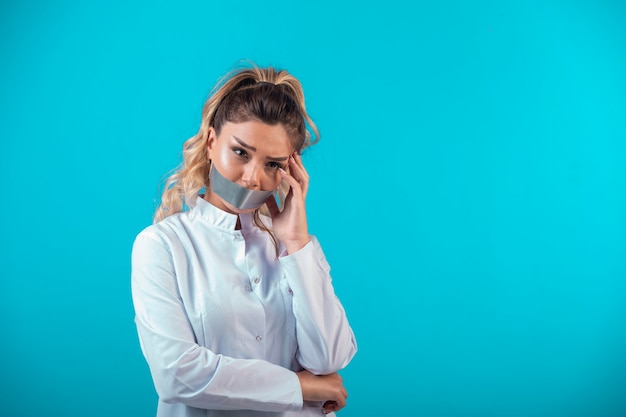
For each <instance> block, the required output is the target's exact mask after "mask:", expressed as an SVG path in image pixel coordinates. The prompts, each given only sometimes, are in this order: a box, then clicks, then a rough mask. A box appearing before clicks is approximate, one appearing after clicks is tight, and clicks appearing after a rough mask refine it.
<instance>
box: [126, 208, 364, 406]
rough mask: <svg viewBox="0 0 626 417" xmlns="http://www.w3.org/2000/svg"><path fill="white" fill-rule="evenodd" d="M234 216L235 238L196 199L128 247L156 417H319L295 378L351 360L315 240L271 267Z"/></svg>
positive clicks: (265, 238)
mask: <svg viewBox="0 0 626 417" xmlns="http://www.w3.org/2000/svg"><path fill="white" fill-rule="evenodd" d="M240 218H241V230H235V225H236V222H237V216H236V215H233V214H230V213H226V212H224V211H222V210H219V209H218V208H216V207H214V206H213V205H211V204H209V203H208V202H206V201H205V200H203V199H202V198H200V197H199V198H198V200H197V203H196V206H195V207H193V208H192V209H191V210H189V211H187V212H183V213H178V214H175V215H172V216H170V217H167V218H166V219H164V220H163V221H161V222H159V223H156V224H153V225H151V226H149V227H148V228H146V229H145V230H143V231H142V232H141V233H140V234H139V235H138V236H137V238H136V240H135V243H134V246H133V253H132V296H133V303H134V306H135V322H136V325H137V330H138V334H139V340H140V344H141V349H142V351H143V354H144V356H145V357H146V360H147V362H148V365H149V367H150V372H151V374H152V378H153V380H154V385H155V388H156V390H157V393H158V395H159V404H158V412H157V416H159V417H165V416H168V417H191V416H207V417H208V416H210V417H215V416H238V417H248V416H250V417H252V416H272V417H279V416H280V417H288V416H323V415H324V414H323V412H322V410H321V404H320V403H310V402H307V401H303V400H302V393H301V390H300V384H299V381H298V377H297V376H296V374H295V373H294V371H299V370H302V369H303V368H304V369H307V370H309V371H311V372H313V373H315V374H328V373H332V372H336V371H338V370H340V369H342V368H343V367H345V366H346V365H347V364H348V362H349V361H350V360H351V359H352V357H353V356H354V354H355V353H356V349H357V348H356V341H355V338H354V334H353V332H352V329H351V328H350V326H349V324H348V321H347V319H346V315H345V312H344V309H343V307H342V306H341V304H340V303H339V300H338V299H337V297H336V296H335V293H334V290H333V287H332V284H331V278H330V275H329V270H330V268H329V265H328V263H327V262H326V259H325V257H324V254H323V252H322V249H321V248H320V246H319V244H318V242H317V240H316V239H315V238H314V237H312V238H311V239H312V240H311V242H310V243H308V244H307V245H306V246H305V247H304V248H302V249H301V250H299V251H298V252H296V253H293V254H290V255H287V254H286V253H285V252H283V253H282V254H281V256H279V258H278V259H277V258H276V250H275V248H274V245H273V243H272V240H271V239H270V236H269V234H268V233H267V232H264V231H262V230H260V229H259V228H258V227H256V226H255V225H254V223H253V220H252V215H250V214H246V215H241V216H240ZM263 220H264V221H266V222H268V223H269V220H268V219H265V218H264V219H263Z"/></svg>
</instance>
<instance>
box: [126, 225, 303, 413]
mask: <svg viewBox="0 0 626 417" xmlns="http://www.w3.org/2000/svg"><path fill="white" fill-rule="evenodd" d="M132 297H133V304H134V307H135V323H136V325H137V331H138V334H139V340H140V344H141V349H142V351H143V354H144V356H145V357H146V360H147V362H148V365H149V367H150V372H151V374H152V378H153V380H154V385H155V388H156V390H157V393H158V394H159V397H160V398H161V400H162V401H165V402H178V403H184V404H186V405H189V406H192V407H197V408H204V409H216V410H237V409H240V410H241V409H248V410H259V411H286V410H299V409H301V408H302V405H303V396H302V395H303V390H302V388H301V384H300V380H301V378H299V377H298V375H296V374H295V373H294V372H292V371H290V370H289V369H286V368H283V367H280V366H277V365H274V364H272V363H269V362H267V361H263V360H256V359H236V358H231V357H227V356H223V355H219V354H216V353H214V352H212V351H211V350H209V349H207V348H205V347H203V346H200V345H198V344H197V343H196V338H195V335H194V332H193V329H192V327H191V324H190V322H189V320H188V318H187V314H186V309H185V305H184V304H183V302H182V299H181V297H180V295H179V292H178V284H177V279H176V274H175V271H174V267H173V262H172V257H171V254H170V252H169V250H168V249H167V245H165V244H164V242H161V241H159V240H158V239H156V238H154V236H153V235H151V236H147V235H146V234H140V235H139V236H138V237H137V239H136V240H135V243H134V245H133V252H132Z"/></svg>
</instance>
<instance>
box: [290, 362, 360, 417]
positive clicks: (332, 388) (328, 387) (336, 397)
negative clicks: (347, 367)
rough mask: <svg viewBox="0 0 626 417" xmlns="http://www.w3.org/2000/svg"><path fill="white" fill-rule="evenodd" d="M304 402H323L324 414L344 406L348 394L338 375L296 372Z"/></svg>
mask: <svg viewBox="0 0 626 417" xmlns="http://www.w3.org/2000/svg"><path fill="white" fill-rule="evenodd" d="M296 375H298V379H299V380H300V388H301V389H302V399H304V400H305V401H321V402H323V404H324V405H323V407H324V412H325V413H326V414H328V413H330V412H333V411H339V410H341V409H342V408H343V407H345V406H346V399H347V398H348V392H347V391H346V389H345V388H344V386H343V381H342V379H341V376H340V375H339V374H338V373H336V372H335V373H334V374H329V375H313V374H312V373H310V372H309V371H306V370H305V371H300V372H296Z"/></svg>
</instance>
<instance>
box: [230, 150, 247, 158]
mask: <svg viewBox="0 0 626 417" xmlns="http://www.w3.org/2000/svg"><path fill="white" fill-rule="evenodd" d="M233 152H235V154H237V155H239V156H241V157H242V158H245V157H247V156H248V153H247V152H246V151H245V150H243V149H241V148H233Z"/></svg>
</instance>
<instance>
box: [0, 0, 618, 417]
mask: <svg viewBox="0 0 626 417" xmlns="http://www.w3.org/2000/svg"><path fill="white" fill-rule="evenodd" d="M241 59H251V60H254V61H256V62H257V63H258V64H260V65H275V66H278V67H283V68H286V69H288V70H290V71H291V72H292V73H293V74H294V75H296V76H297V77H299V78H300V79H301V81H302V83H303V85H304V87H305V92H306V98H307V103H308V109H309V110H310V114H311V115H312V116H313V118H314V120H315V121H316V122H317V124H318V125H319V127H320V129H321V132H322V140H321V141H320V143H319V144H318V145H316V146H315V147H313V148H311V149H310V150H309V151H308V152H306V154H305V163H306V165H307V167H308V169H309V171H310V174H311V176H312V183H311V190H310V193H309V198H308V212H309V221H310V229H311V231H312V232H313V233H314V234H316V235H317V236H318V238H319V239H320V241H321V243H322V245H323V246H324V248H325V251H326V254H327V257H328V259H329V261H330V263H331V265H332V267H333V277H334V283H335V287H336V291H337V293H338V295H339V296H340V298H341V299H342V301H343V303H344V306H345V308H346V310H347V312H348V317H349V319H350V321H351V323H352V326H353V328H354V330H355V332H356V335H357V339H358V342H359V352H358V354H357V356H356V357H355V359H354V361H353V362H352V363H351V365H350V366H349V367H348V368H347V369H345V371H344V372H343V376H344V379H345V384H346V386H347V387H348V390H349V392H350V398H349V405H348V407H347V408H346V409H345V410H343V411H341V413H340V416H343V417H368V416H429V417H430V416H432V417H457V416H458V417H461V416H463V417H484V416H494V417H499V416H503V417H527V416H533V417H544V416H545V417H555V416H556V417H559V416H567V417H584V416H593V417H620V416H625V415H626V5H625V4H624V3H623V2H619V1H610V0H588V1H583V0H580V1H556V0H543V1H533V0H530V1H519V2H510V1H509V2H507V1H486V0H477V1H453V0H443V1H420V2H408V1H407V2H405V1H398V0H390V1H384V2H382V1H381V2H367V1H366V2H341V1H327V0H322V1H309V2H300V1H289V2H283V3H268V2H251V1H247V0H246V1H237V2H224V1H221V2H211V1H180V2H165V1H121V0H111V1H106V2H105V1H101V2H96V1H93V2H88V1H71V0H67V1H34V0H25V1H20V2H17V1H13V2H6V1H5V2H3V3H2V5H1V6H0V62H1V65H0V141H1V142H0V143H1V144H0V178H1V179H2V190H1V196H2V197H1V198H2V200H1V201H2V204H0V276H1V285H2V290H1V291H0V335H1V336H0V337H1V340H0V341H1V345H2V348H1V353H2V355H1V356H0V369H1V370H2V371H1V374H2V378H0V392H1V393H2V394H1V395H2V405H1V406H0V414H1V415H2V416H7V417H8V416H63V417H73V416H90V417H100V416H133V417H150V416H154V415H155V410H156V394H155V392H154V389H153V386H152V382H151V379H150V375H149V372H148V368H147V365H146V363H145V361H144V359H143V357H142V355H141V352H140V350H139V344H138V340H137V336H136V333H135V327H134V323H133V308H132V303H131V298H130V282H129V275H130V249H131V244H132V241H133V239H134V237H135V235H136V234H137V233H138V232H139V231H140V230H141V229H143V228H144V227H145V226H147V225H148V224H149V223H150V221H151V215H152V212H153V209H154V207H155V200H156V199H157V198H158V187H159V183H160V181H161V179H162V178H163V176H164V174H165V173H166V172H167V171H168V170H170V169H172V168H173V167H175V166H176V165H177V164H178V162H179V157H180V150H181V145H182V143H183V141H184V140H185V139H187V138H188V137H190V136H192V135H193V134H194V133H195V132H196V130H197V128H198V126H199V120H200V110H201V106H202V104H203V102H204V100H205V99H206V98H207V95H208V92H209V90H210V88H211V86H212V85H213V84H214V82H215V81H216V80H217V79H218V77H219V76H221V75H222V74H223V73H225V72H226V71H228V70H229V69H230V68H232V67H233V66H234V65H236V64H237V63H238V62H239V60H241Z"/></svg>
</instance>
